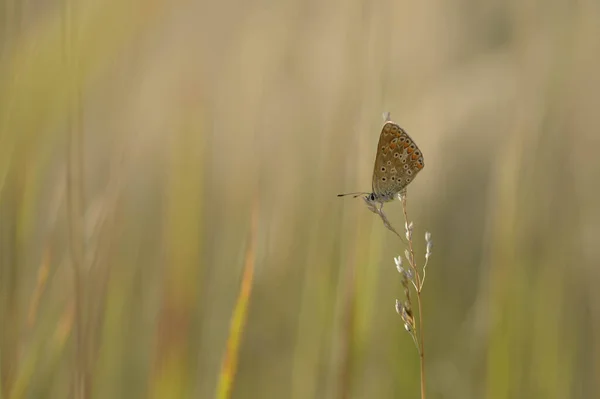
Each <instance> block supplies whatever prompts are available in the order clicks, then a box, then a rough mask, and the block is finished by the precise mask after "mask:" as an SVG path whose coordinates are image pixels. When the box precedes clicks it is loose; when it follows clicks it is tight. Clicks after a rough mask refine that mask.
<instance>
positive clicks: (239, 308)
mask: <svg viewBox="0 0 600 399" xmlns="http://www.w3.org/2000/svg"><path fill="white" fill-rule="evenodd" d="M257 232H258V205H257V202H255V206H254V210H253V213H252V222H251V227H250V233H249V243H248V248H247V249H246V255H245V261H244V271H243V275H242V284H241V287H240V292H239V294H238V298H237V301H236V304H235V309H234V311H233V315H232V316H231V322H230V326H229V337H228V338H227V348H226V350H225V355H224V356H223V362H222V364H221V372H220V374H219V382H218V385H217V395H216V397H217V398H218V399H227V398H230V397H231V392H232V389H233V382H234V378H235V373H236V371H237V362H238V354H239V350H240V343H241V341H242V336H243V332H244V327H245V324H246V319H247V317H248V305H249V303H250V294H251V293H252V282H253V279H254V262H255V259H256V239H257Z"/></svg>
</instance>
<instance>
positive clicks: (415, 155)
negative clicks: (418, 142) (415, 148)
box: [411, 154, 419, 161]
mask: <svg viewBox="0 0 600 399" xmlns="http://www.w3.org/2000/svg"><path fill="white" fill-rule="evenodd" d="M411 158H412V160H413V161H414V160H416V159H417V158H419V156H418V155H417V154H412V157H411Z"/></svg>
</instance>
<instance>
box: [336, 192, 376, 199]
mask: <svg viewBox="0 0 600 399" xmlns="http://www.w3.org/2000/svg"><path fill="white" fill-rule="evenodd" d="M365 194H371V193H345V194H338V195H337V196H338V197H345V196H347V195H352V196H353V198H356V197H359V196H361V195H365Z"/></svg>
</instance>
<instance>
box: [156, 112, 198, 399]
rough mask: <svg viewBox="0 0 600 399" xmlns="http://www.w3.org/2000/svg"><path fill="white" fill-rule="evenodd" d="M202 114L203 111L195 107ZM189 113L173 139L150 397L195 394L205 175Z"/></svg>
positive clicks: (194, 125)
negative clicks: (194, 345) (194, 347)
mask: <svg viewBox="0 0 600 399" xmlns="http://www.w3.org/2000/svg"><path fill="white" fill-rule="evenodd" d="M193 108H194V112H196V113H197V112H198V109H200V108H201V106H200V105H197V106H196V105H195V106H194V107H193ZM196 118H197V116H194V115H192V112H189V114H187V115H186V116H185V119H186V120H185V123H184V126H183V128H182V129H180V131H177V132H175V133H174V135H173V140H172V148H171V161H170V162H171V165H170V173H169V180H170V182H169V184H168V188H167V196H168V199H167V203H168V204H167V210H166V231H165V242H166V245H167V248H166V261H165V265H164V270H163V278H162V284H163V285H162V304H161V309H160V312H159V316H158V336H157V341H156V345H157V346H156V349H155V350H156V353H155V359H154V371H153V374H154V376H153V378H152V381H151V385H152V386H151V387H150V390H151V394H150V397H154V398H185V397H189V395H191V390H192V384H191V382H192V376H193V369H192V367H191V366H192V364H193V363H192V362H193V361H195V359H196V356H195V355H194V354H192V353H191V352H192V351H190V348H189V345H190V342H191V339H192V334H191V327H192V322H193V316H194V311H195V310H196V307H197V304H196V302H197V298H198V287H200V286H201V281H200V277H201V273H200V271H201V269H202V258H201V253H202V247H201V243H202V236H201V231H200V226H201V225H202V213H201V210H202V178H201V177H202V170H203V157H202V152H203V140H204V137H203V134H202V129H201V122H202V121H198V120H196Z"/></svg>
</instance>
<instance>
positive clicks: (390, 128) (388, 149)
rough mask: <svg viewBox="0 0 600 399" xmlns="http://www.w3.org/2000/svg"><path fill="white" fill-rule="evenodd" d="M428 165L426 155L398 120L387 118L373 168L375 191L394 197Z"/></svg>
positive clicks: (380, 194)
mask: <svg viewBox="0 0 600 399" xmlns="http://www.w3.org/2000/svg"><path fill="white" fill-rule="evenodd" d="M424 167H425V163H424V160H423V154H422V153H421V150H419V148H418V147H417V145H416V144H415V142H414V141H413V140H412V139H411V138H410V136H409V135H408V134H407V133H406V132H405V131H404V130H403V129H402V128H401V127H400V126H398V125H397V124H396V123H394V122H392V121H386V123H385V124H384V125H383V128H382V129H381V134H380V136H379V143H378V144H377V155H376V156H375V166H374V169H373V193H375V195H377V196H385V195H390V196H392V197H393V196H394V195H395V194H397V193H398V192H400V191H402V190H403V189H404V188H405V187H406V186H407V185H408V184H409V183H410V182H411V181H413V180H414V178H415V177H416V175H417V173H419V172H420V171H421V170H422V169H423V168H424Z"/></svg>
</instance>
